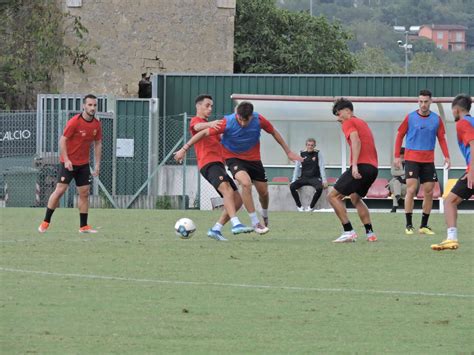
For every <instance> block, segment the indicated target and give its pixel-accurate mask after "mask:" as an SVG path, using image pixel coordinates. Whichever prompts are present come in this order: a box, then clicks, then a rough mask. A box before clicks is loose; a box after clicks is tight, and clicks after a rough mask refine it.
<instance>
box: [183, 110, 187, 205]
mask: <svg viewBox="0 0 474 355" xmlns="http://www.w3.org/2000/svg"><path fill="white" fill-rule="evenodd" d="M187 126H188V113H187V112H185V113H184V114H183V142H184V143H186V142H187V141H188V139H187ZM187 160H188V159H187V158H185V159H184V162H183V193H182V198H181V209H183V210H185V209H186V168H187Z"/></svg>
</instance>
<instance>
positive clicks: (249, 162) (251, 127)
mask: <svg viewBox="0 0 474 355" xmlns="http://www.w3.org/2000/svg"><path fill="white" fill-rule="evenodd" d="M262 129H263V130H264V131H266V132H267V133H269V134H271V135H272V136H273V138H274V139H275V140H276V141H277V143H278V144H280V146H281V147H282V148H283V150H284V151H285V153H286V154H287V156H288V158H289V159H291V160H298V161H302V160H303V159H302V158H301V157H300V156H299V155H297V154H295V153H293V152H292V151H291V150H290V148H289V147H288V145H287V144H286V142H285V141H284V139H283V137H282V136H281V135H280V133H278V131H277V130H276V129H274V128H273V125H272V124H271V123H270V122H269V121H268V120H267V119H266V118H265V117H263V116H262V115H260V114H258V113H257V112H254V111H253V105H252V104H251V103H250V102H245V101H244V102H241V103H240V104H239V105H238V106H237V109H236V113H233V114H231V115H227V116H225V117H224V119H223V120H222V122H221V123H220V125H219V127H216V129H207V130H205V131H203V132H200V133H199V134H197V135H195V136H194V137H193V138H191V139H190V140H189V142H188V143H187V144H185V146H184V148H185V149H183V148H182V149H180V150H179V151H178V152H176V154H175V159H177V160H178V161H179V160H182V159H183V157H184V154H185V153H186V146H190V145H193V144H195V143H197V142H199V141H200V140H201V139H203V138H205V137H207V136H212V135H218V134H222V140H221V144H222V146H223V147H222V152H223V157H224V159H225V161H226V164H227V166H228V167H229V170H230V171H231V173H232V174H233V176H234V178H235V179H236V180H237V181H238V182H239V183H240V185H241V186H242V199H243V203H244V206H245V208H246V210H247V212H248V214H249V217H250V220H251V222H252V226H253V227H254V230H255V232H257V233H259V234H265V233H267V232H268V230H269V229H268V204H269V196H268V185H267V178H266V173H265V169H264V167H263V164H262V161H261V156H260V133H261V130H262ZM252 184H253V185H254V186H255V188H256V190H257V192H258V194H259V198H260V204H261V206H262V216H263V219H264V224H265V225H262V224H261V223H260V221H259V219H258V216H257V213H256V211H255V204H254V202H253V198H252Z"/></svg>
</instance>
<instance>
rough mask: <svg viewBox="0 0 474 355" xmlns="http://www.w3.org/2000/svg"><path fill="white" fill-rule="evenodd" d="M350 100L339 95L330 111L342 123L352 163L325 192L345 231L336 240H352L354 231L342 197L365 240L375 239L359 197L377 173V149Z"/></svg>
mask: <svg viewBox="0 0 474 355" xmlns="http://www.w3.org/2000/svg"><path fill="white" fill-rule="evenodd" d="M353 111H354V106H353V105H352V102H351V101H349V100H347V99H345V98H340V99H338V100H336V102H335V103H334V106H333V109H332V113H333V115H335V116H337V120H338V121H339V122H340V123H341V124H342V131H343V132H344V136H345V137H346V140H347V143H348V144H349V146H350V148H351V166H350V168H349V169H348V170H347V171H346V172H345V173H344V174H342V175H341V176H340V177H339V179H337V181H336V184H335V185H334V189H332V190H331V192H330V193H329V194H328V201H329V203H330V204H331V206H332V207H333V208H334V211H335V212H336V215H337V217H339V220H340V221H341V223H342V227H343V228H344V232H343V233H342V234H341V236H340V237H339V238H337V239H336V240H334V242H335V243H349V242H355V241H356V239H357V234H356V232H355V231H354V229H353V228H352V224H351V222H350V221H349V217H348V216H347V210H346V205H345V203H344V201H343V198H344V197H345V196H350V198H351V202H352V204H353V205H354V207H355V208H356V209H357V213H358V214H359V218H360V220H361V221H362V223H363V224H364V227H365V232H366V235H367V241H368V242H375V241H377V236H376V235H375V233H374V230H373V228H372V222H371V220H370V213H369V209H368V208H367V205H366V204H365V203H364V201H363V200H362V198H363V197H364V196H365V195H366V194H367V191H369V188H370V186H371V185H372V184H373V183H374V181H375V179H376V178H377V175H378V160H377V151H376V150H375V142H374V137H373V135H372V131H371V130H370V128H369V126H368V125H367V123H366V122H365V121H363V120H361V119H360V118H357V117H355V116H354V114H353Z"/></svg>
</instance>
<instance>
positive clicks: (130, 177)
mask: <svg viewBox="0 0 474 355" xmlns="http://www.w3.org/2000/svg"><path fill="white" fill-rule="evenodd" d="M82 97H83V95H39V96H38V112H37V126H36V127H37V131H38V134H37V142H36V144H37V149H36V153H37V158H36V165H37V166H38V167H40V168H41V170H42V171H46V170H47V171H48V173H47V174H45V175H49V176H50V179H49V180H50V181H57V180H56V179H57V177H56V176H52V175H53V172H56V171H57V162H58V150H59V148H58V141H59V137H60V136H61V134H62V131H63V129H64V126H65V124H66V122H67V120H69V119H70V118H71V117H72V116H73V115H75V114H77V113H79V112H81V110H82ZM104 110H107V112H104ZM97 117H98V118H99V119H100V121H101V123H102V130H103V138H102V159H101V160H102V161H101V173H100V176H99V178H98V179H94V183H93V186H92V194H91V198H90V202H91V207H115V208H129V207H135V208H154V207H155V204H156V198H154V197H153V196H154V195H156V194H157V191H155V190H154V189H153V186H158V184H157V183H156V181H154V179H153V178H149V176H150V174H151V172H152V171H153V169H154V167H156V166H157V165H158V164H159V161H158V159H159V158H160V156H159V154H158V146H159V134H160V133H159V122H158V118H159V117H158V100H156V99H122V98H115V97H113V96H103V97H98V112H97ZM91 162H92V164H93V152H92V151H91ZM91 167H93V165H91ZM155 179H156V178H155ZM145 182H146V184H145ZM40 185H41V188H42V190H44V191H45V194H44V195H46V196H49V194H50V193H51V191H52V190H51V187H50V186H49V185H48V184H46V186H45V185H44V184H40ZM53 185H55V183H54V184H53ZM143 185H144V186H143ZM48 187H49V188H48ZM53 188H54V187H53ZM46 190H48V191H46ZM46 198H47V197H46ZM61 203H62V205H63V206H68V207H72V206H75V205H77V197H76V194H75V191H74V189H72V188H71V189H69V190H68V194H67V195H65V196H64V198H63V199H62V201H61ZM45 204H46V203H45V201H41V203H40V205H42V206H44V205H45Z"/></svg>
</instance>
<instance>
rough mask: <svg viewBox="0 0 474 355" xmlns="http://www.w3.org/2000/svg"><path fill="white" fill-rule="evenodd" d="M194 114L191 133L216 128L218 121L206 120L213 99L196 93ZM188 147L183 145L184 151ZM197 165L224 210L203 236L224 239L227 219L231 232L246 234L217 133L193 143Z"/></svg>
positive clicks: (210, 111)
mask: <svg viewBox="0 0 474 355" xmlns="http://www.w3.org/2000/svg"><path fill="white" fill-rule="evenodd" d="M195 104H196V116H195V117H193V118H192V119H191V124H190V127H189V129H190V131H191V134H192V135H193V136H195V135H196V134H197V133H198V132H199V131H202V130H205V129H207V128H211V129H215V128H218V127H219V124H220V123H221V121H212V122H209V116H210V115H211V113H212V107H213V100H212V96H210V95H199V96H198V97H196V99H195ZM188 148H189V146H185V150H187V149H188ZM194 150H195V152H196V157H197V164H198V168H199V170H200V172H201V175H202V176H203V177H204V178H205V179H206V180H207V181H209V183H210V184H211V185H212V186H213V187H214V188H215V189H216V191H217V193H218V194H219V195H220V196H221V197H222V198H223V200H224V211H223V212H222V214H221V216H220V218H219V220H218V221H217V222H216V224H215V225H214V226H213V227H212V228H211V229H209V231H208V232H207V236H208V237H209V238H213V239H215V240H219V241H225V240H227V239H226V238H225V237H224V236H223V235H222V227H223V226H224V224H226V223H227V222H228V221H229V220H230V221H231V223H232V233H233V234H239V233H249V232H253V228H251V227H247V226H245V225H243V224H242V223H241V222H240V220H239V217H237V211H238V210H239V209H240V207H241V206H242V198H241V196H240V194H239V191H238V190H237V186H236V185H235V183H234V180H232V178H231V177H230V176H229V175H228V174H227V171H226V170H225V166H224V160H223V158H222V145H221V143H220V139H219V137H218V136H209V137H206V138H205V139H203V140H201V141H199V142H197V143H196V144H195V145H194Z"/></svg>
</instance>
